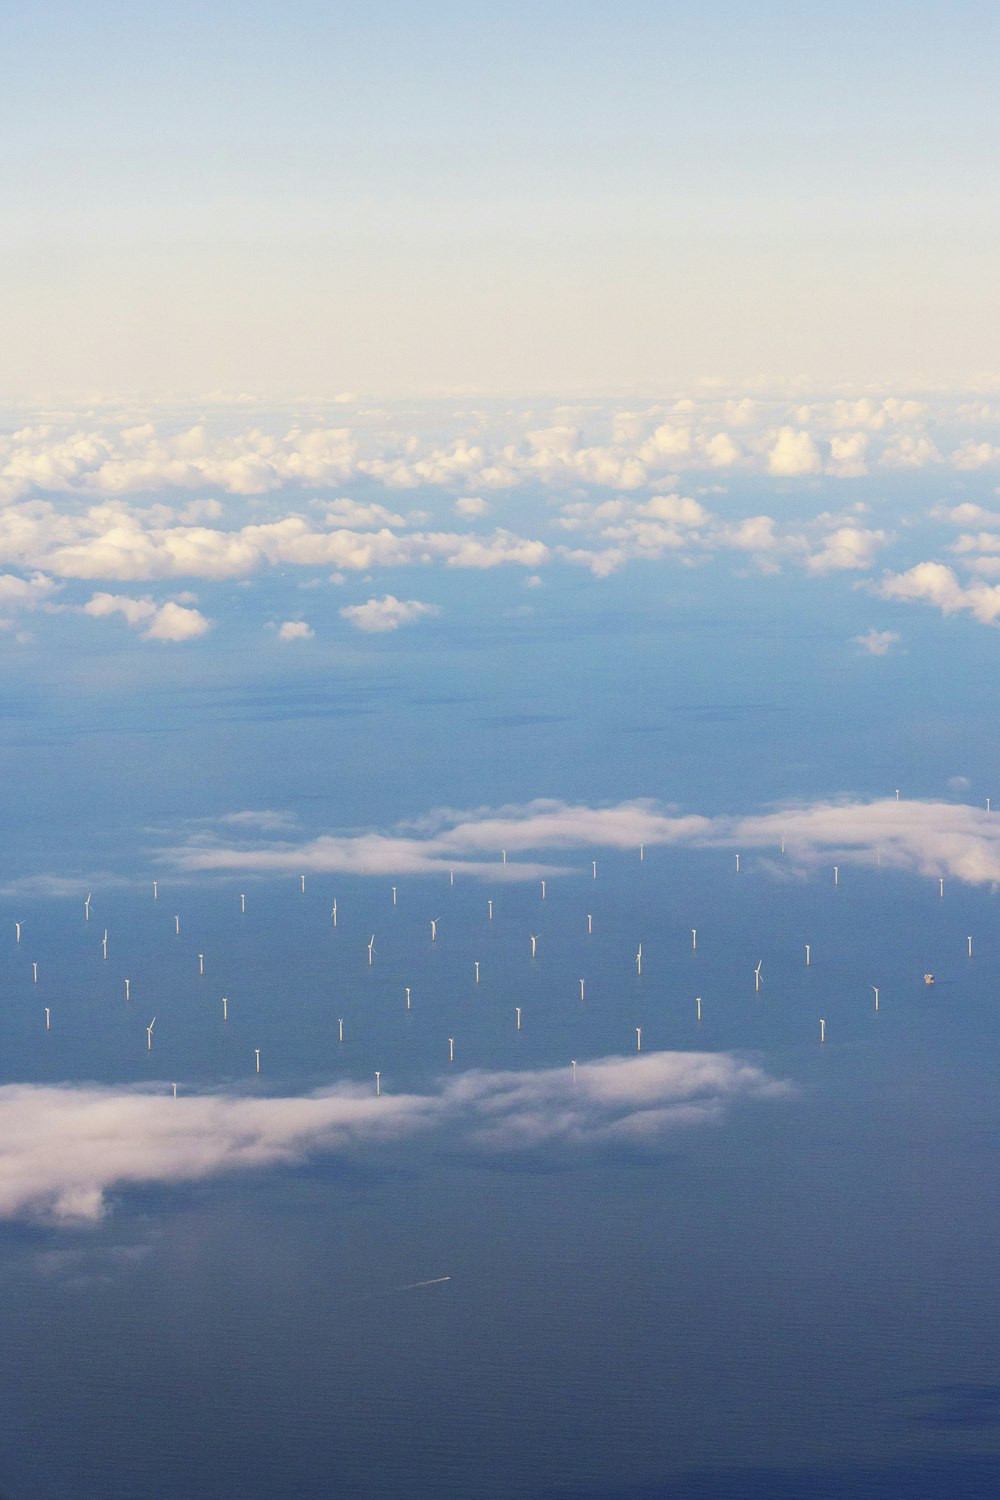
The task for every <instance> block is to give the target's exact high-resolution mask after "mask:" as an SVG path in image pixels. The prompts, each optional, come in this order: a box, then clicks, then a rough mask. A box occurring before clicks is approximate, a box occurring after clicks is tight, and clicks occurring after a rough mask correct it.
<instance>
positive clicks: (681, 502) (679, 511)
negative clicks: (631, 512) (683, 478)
mask: <svg viewBox="0 0 1000 1500" xmlns="http://www.w3.org/2000/svg"><path fill="white" fill-rule="evenodd" d="M635 513H636V515H637V516H648V517H650V518H651V519H652V520H656V521H670V522H671V523H673V524H674V525H677V526H692V527H693V526H704V525H705V524H706V523H707V522H708V521H710V520H711V515H710V513H709V512H708V511H707V510H706V509H705V507H704V506H703V505H700V504H699V502H698V501H697V500H692V499H690V498H689V497H688V496H686V495H676V494H675V495H653V496H652V498H651V499H649V500H647V501H646V503H645V505H637V506H636V508H635Z"/></svg>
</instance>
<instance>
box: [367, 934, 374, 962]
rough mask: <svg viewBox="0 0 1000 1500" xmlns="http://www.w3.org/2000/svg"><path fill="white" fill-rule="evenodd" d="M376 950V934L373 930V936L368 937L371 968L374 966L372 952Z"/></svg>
mask: <svg viewBox="0 0 1000 1500" xmlns="http://www.w3.org/2000/svg"><path fill="white" fill-rule="evenodd" d="M374 952H375V934H374V932H373V933H372V935H371V937H370V938H369V939H368V967H369V969H370V968H371V966H372V954H373V953H374Z"/></svg>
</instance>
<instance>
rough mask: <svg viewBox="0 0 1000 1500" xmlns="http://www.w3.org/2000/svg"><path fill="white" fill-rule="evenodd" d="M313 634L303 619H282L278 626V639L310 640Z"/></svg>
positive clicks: (313, 631)
mask: <svg viewBox="0 0 1000 1500" xmlns="http://www.w3.org/2000/svg"><path fill="white" fill-rule="evenodd" d="M315 634H316V632H315V630H313V628H312V626H311V625H307V624H306V622H305V620H283V621H282V622H281V624H280V625H279V626H278V640H279V641H311V640H312V639H313V638H314V636H315Z"/></svg>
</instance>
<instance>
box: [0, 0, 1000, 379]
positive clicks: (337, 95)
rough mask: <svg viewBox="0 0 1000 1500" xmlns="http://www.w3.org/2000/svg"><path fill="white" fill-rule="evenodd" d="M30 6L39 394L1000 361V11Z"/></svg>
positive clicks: (6, 132)
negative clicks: (999, 176)
mask: <svg viewBox="0 0 1000 1500" xmlns="http://www.w3.org/2000/svg"><path fill="white" fill-rule="evenodd" d="M4 11H5V15H4V32H5V46H4V58H3V63H2V73H3V77H2V88H0V122H2V127H0V128H2V131H3V139H4V151H3V153H2V159H0V183H2V192H3V201H4V206H5V212H4V216H3V230H2V260H0V265H2V285H3V293H2V299H0V307H2V314H0V393H2V394H3V395H4V396H6V397H8V398H11V397H13V398H15V399H17V398H21V397H23V396H41V395H45V394H47V393H53V392H57V393H60V394H63V395H73V396H80V395H87V394H89V393H91V392H94V391H109V390H139V391H142V392H145V393H148V394H151V395H158V394H163V393H167V392H172V391H182V392H185V393H197V392H206V391H211V390H215V389H225V390H231V391H250V392H253V393H255V394H259V395H262V396H265V397H295V396H297V395H300V394H302V393H303V392H308V393H315V394H323V395H332V394H334V393H335V392H337V391H339V390H342V389H345V388H346V389H351V390H355V389H360V390H363V391H370V392H380V393H405V392H407V391H423V392H426V391H432V390H441V389H448V390H456V389H459V390H460V389H477V390H481V391H484V392H487V393H491V392H492V393H496V392H503V391H517V392H528V391H533V390H538V391H544V392H549V393H556V392H558V393H577V392H581V391H591V392H628V391H630V390H635V389H639V390H650V389H654V388H658V387H660V386H662V384H663V383H664V382H684V381H690V380H693V379H696V378H698V377H699V376H703V375H714V374H718V375H721V376H723V377H725V378H726V379H728V380H733V381H740V380H750V379H753V378H754V377H756V376H757V375H759V374H763V375H765V376H768V377H773V378H776V377H789V376H798V375H806V376H809V377H812V378H814V379H816V380H819V381H828V382H837V381H857V382H865V381H869V380H890V381H892V380H895V381H905V382H909V383H919V382H921V381H929V382H937V381H940V382H944V383H953V382H958V383H962V382H970V381H973V380H975V379H977V378H978V377H980V376H981V375H982V374H983V372H985V371H988V370H989V369H990V367H991V365H993V364H994V363H995V347H996V345H995V333H996V312H997V291H996V279H995V276H994V275H993V274H992V266H993V265H994V264H995V260H996V247H997V225H998V211H997V204H996V196H995V193H994V192H993V191H992V189H993V164H994V163H995V161H996V158H997V146H998V141H997V135H998V128H1000V127H998V123H997V118H996V111H995V108H994V98H995V79H996V57H997V40H998V29H1000V14H998V12H997V10H996V8H995V7H994V6H991V5H986V4H970V3H955V4H948V5H944V4H940V3H937V4H932V5H927V4H914V3H908V4H897V3H883V4H881V5H879V6H878V7H875V8H874V9H873V8H871V7H869V6H862V5H859V4H855V3H848V4H844V5H841V6H838V7H836V8H835V9H832V10H831V9H830V7H828V6H826V5H818V4H810V3H805V4H773V3H771V4H766V3H765V4H760V5H755V6H752V7H750V6H747V5H745V4H742V3H721V0H715V3H709V4H699V5H697V6H695V5H692V4H670V3H660V4H645V3H636V0H630V3H628V0H627V3H625V4H616V5H615V6H613V7H612V6H610V5H606V4H590V3H578V0H577V3H572V4H567V3H562V0H554V3H547V4H543V5H542V6H529V5H525V4H519V3H510V0H498V3H494V4H492V5H489V6H469V5H460V4H452V3H448V0H435V3H429V4H422V5H421V4H406V3H375V4H365V5H360V4H358V5H355V4H344V3H330V4H319V3H316V4H312V3H307V0H290V3H283V4H280V5H277V4H261V3H255V0H249V3H240V4H235V3H232V0H219V3H215V4H212V5H210V6H208V7H204V6H200V5H194V4H191V3H187V0H181V3H176V4H171V5H169V6H168V5H165V4H146V5H126V4H123V3H122V4H118V3H94V4H91V5H88V6H75V5H69V4H56V3H45V0H42V3H39V4H37V5H34V6H31V7H27V6H11V5H7V6H5V7H4Z"/></svg>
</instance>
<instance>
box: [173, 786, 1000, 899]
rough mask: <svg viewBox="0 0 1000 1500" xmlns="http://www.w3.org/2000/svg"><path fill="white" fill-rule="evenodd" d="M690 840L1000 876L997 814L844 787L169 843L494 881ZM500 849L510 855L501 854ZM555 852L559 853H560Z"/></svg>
mask: <svg viewBox="0 0 1000 1500" xmlns="http://www.w3.org/2000/svg"><path fill="white" fill-rule="evenodd" d="M640 844H642V845H645V846H646V847H648V848H655V847H657V846H663V847H687V848H697V849H735V850H746V851H751V850H758V851H766V852H767V853H768V854H770V853H771V852H772V851H776V850H777V849H778V848H779V847H780V846H781V845H782V844H784V847H785V858H786V860H787V861H788V864H789V865H790V866H800V867H803V868H811V867H814V866H816V865H819V864H821V863H823V862H832V861H837V862H838V863H842V864H850V863H852V862H860V863H870V862H872V861H873V860H874V858H875V857H876V853H877V856H878V858H879V860H880V861H881V863H882V864H883V865H885V866H886V867H891V868H897V869H900V870H909V871H912V872H915V873H919V874H924V875H934V876H942V875H951V876H955V877H957V878H958V879H960V880H964V881H967V882H969V883H971V884H977V883H982V882H992V881H995V880H1000V819H998V818H996V817H994V816H992V815H991V814H990V813H988V812H987V811H986V810H985V809H984V808H977V807H972V806H969V805H968V804H962V803H957V804H956V803H954V802H933V801H915V800H912V799H900V800H899V801H897V800H896V799H895V798H882V799H876V800H874V801H860V800H858V799H855V798H849V797H844V798H840V799H836V800H822V801H816V802H811V803H801V802H795V803H789V804H786V805H784V806H778V807H774V808H771V809H769V810H768V811H766V812H762V813H753V814H749V815H747V816H743V817H740V816H731V815H729V816H714V817H706V816H704V815H701V814H696V813H681V812H678V811H676V810H673V809H670V808H668V807H664V806H663V805H662V804H658V803H656V802H653V801H651V800H643V801H631V802H622V803H618V804H616V805H615V806H612V807H603V808H595V807H587V806H584V805H581V804H572V803H565V802H558V801H552V800H538V801H535V802H530V803H526V804H523V805H520V806H513V807H503V808H497V809H479V810H477V811H475V812H471V813H461V812H456V811H452V810H442V811H439V812H436V813H433V814H430V815H428V816H427V817H426V818H424V819H422V820H420V821H419V822H418V823H410V824H406V825H400V826H399V827H398V828H397V829H395V830H394V831H393V832H391V833H360V834H358V833H345V834H322V835H320V836H318V837H315V838H309V839H304V840H300V841H295V842H292V841H290V840H287V839H283V840H272V841H269V842H266V843H264V842H261V841H260V840H257V841H254V842H251V841H249V840H247V841H245V842H241V843H233V842H232V841H229V842H226V841H223V840H222V839H221V838H220V837H219V836H218V835H217V834H214V833H207V832H206V833H205V834H203V835H200V836H197V837H192V838H189V839H188V840H187V841H186V842H183V843H180V844H175V845H173V846H170V847H168V848H164V849H162V850H161V851H160V853H159V856H158V858H159V860H160V862H161V863H162V864H163V865H165V866H168V867H170V868H173V869H174V870H176V871H177V872H178V873H181V874H184V875H186V876H192V875H199V874H206V873H214V874H225V873H231V874H236V873H238V872H245V871H256V872H259V873H261V874H283V873H298V872H305V871H312V872H314V873H335V872H339V871H345V872H351V873H355V874H371V875H376V874H378V875H387V874H400V875H402V874H410V875H429V874H440V873H442V872H445V873H446V872H447V871H448V870H449V869H454V870H458V871H461V873H463V874H465V875H471V876H474V877H478V878H488V879H489V880H491V881H498V880H504V881H516V880H529V879H536V878H538V877H540V876H545V875H552V876H555V875H557V874H569V873H572V872H574V871H576V872H579V870H580V869H581V868H583V865H581V864H577V863H574V862H572V860H568V859H567V855H572V853H573V852H579V851H587V855H588V858H589V857H590V855H591V853H592V852H594V851H598V850H601V849H637V848H638V847H639V845H640ZM502 851H506V854H507V859H506V862H504V861H503V858H502ZM553 856H555V859H554V858H553Z"/></svg>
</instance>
